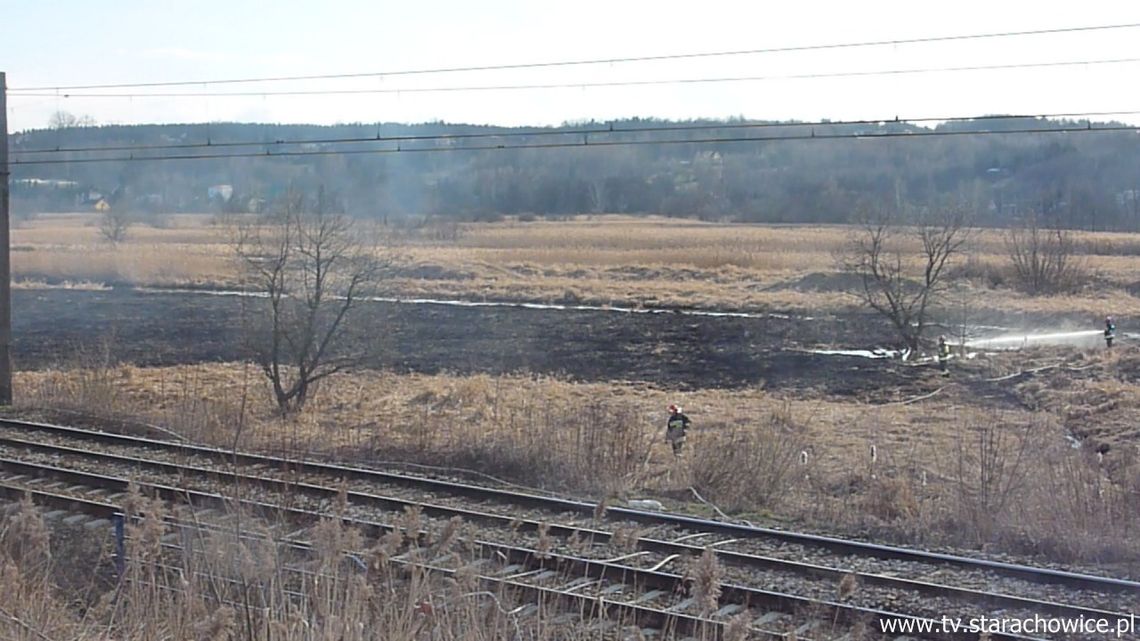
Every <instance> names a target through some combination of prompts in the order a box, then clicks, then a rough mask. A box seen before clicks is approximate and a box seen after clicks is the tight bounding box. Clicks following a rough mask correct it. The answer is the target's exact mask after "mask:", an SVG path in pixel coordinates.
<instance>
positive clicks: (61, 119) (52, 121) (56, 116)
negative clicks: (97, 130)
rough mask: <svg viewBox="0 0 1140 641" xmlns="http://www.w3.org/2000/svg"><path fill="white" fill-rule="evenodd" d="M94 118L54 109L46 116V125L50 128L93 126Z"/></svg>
mask: <svg viewBox="0 0 1140 641" xmlns="http://www.w3.org/2000/svg"><path fill="white" fill-rule="evenodd" d="M94 126H95V119H94V118H92V117H91V116H86V115H84V116H77V115H75V114H73V113H71V112H68V111H62V110H61V111H56V112H54V113H52V115H51V116H50V117H49V118H48V127H49V128H51V129H70V128H73V127H94Z"/></svg>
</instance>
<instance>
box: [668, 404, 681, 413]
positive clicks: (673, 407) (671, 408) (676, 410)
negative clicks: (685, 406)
mask: <svg viewBox="0 0 1140 641" xmlns="http://www.w3.org/2000/svg"><path fill="white" fill-rule="evenodd" d="M669 413H670V414H680V413H681V408H680V407H678V406H676V405H670V406H669Z"/></svg>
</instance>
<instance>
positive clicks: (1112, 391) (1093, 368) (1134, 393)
mask: <svg viewBox="0 0 1140 641" xmlns="http://www.w3.org/2000/svg"><path fill="white" fill-rule="evenodd" d="M1037 357H1038V358H1040V359H1042V360H1043V362H1048V363H1056V362H1057V360H1056V354H1055V353H1051V352H1049V353H1045V352H1043V353H1040V354H1038V355H1037ZM1064 362H1065V365H1066V367H1068V368H1071V370H1072V371H1070V370H1064V369H1061V368H1058V369H1056V370H1054V371H1053V372H1052V373H1048V374H1047V373H1042V374H1040V375H1037V376H1023V377H1018V376H1014V377H1012V378H1009V379H1007V380H1005V381H1001V382H996V383H992V384H990V387H989V388H987V389H988V390H989V391H990V392H996V393H1008V394H1013V395H1015V396H1017V397H1018V398H1020V399H1022V407H1021V408H1020V409H1014V408H1010V407H1001V408H995V407H993V406H987V404H986V403H985V402H979V400H978V398H977V397H978V395H979V391H978V390H979V387H978V385H979V384H980V383H979V382H982V381H986V380H989V379H994V378H1002V376H1003V375H1007V374H1008V373H1010V372H1012V373H1014V374H1016V373H1017V372H1018V371H1020V370H1019V369H1018V368H1021V367H1024V366H1025V365H1026V362H1025V359H1024V357H1014V356H1006V357H995V358H994V359H992V360H989V361H987V362H979V363H976V364H973V365H971V366H970V367H969V368H968V369H964V370H963V372H962V373H961V376H962V380H961V381H960V382H956V383H953V384H947V383H945V382H943V381H942V379H941V378H940V377H938V376H937V375H936V373H935V372H933V371H930V372H921V373H918V376H919V379H920V380H921V381H923V383H922V384H923V385H924V386H925V388H926V389H929V390H932V391H933V392H934V394H933V395H932V396H930V397H928V398H924V397H925V396H926V395H925V394H920V395H919V396H916V397H915V398H913V399H905V400H903V401H901V402H896V403H887V404H868V403H861V402H858V401H857V400H854V399H850V398H836V397H829V396H826V395H813V394H812V393H811V390H804V391H802V392H797V393H794V394H781V395H776V394H770V393H767V392H765V391H764V390H762V389H744V390H736V391H730V390H721V389H707V390H694V391H689V392H684V393H679V392H671V391H668V390H661V389H656V388H653V387H651V386H647V385H639V384H632V383H622V382H618V381H615V382H613V383H592V384H587V383H572V382H567V381H561V380H557V379H552V378H536V377H526V376H507V377H492V376H485V375H475V376H454V375H434V376H428V375H414V374H413V375H398V374H393V373H387V372H373V371H368V372H357V373H354V374H344V375H338V376H336V377H334V378H332V379H330V380H328V381H327V382H326V383H325V384H324V385H323V387H322V389H321V391H320V393H319V394H318V395H317V396H316V397H315V398H314V400H313V401H312V403H311V404H310V405H308V406H307V407H306V409H305V411H304V412H303V413H302V414H300V415H299V416H294V417H290V418H288V419H283V418H281V417H279V416H278V415H277V414H276V413H275V411H274V410H273V407H272V406H271V404H270V402H269V395H268V394H267V393H266V392H267V390H266V389H265V382H264V381H263V379H262V378H261V377H260V375H259V374H258V373H257V371H256V370H255V368H253V367H252V366H247V365H242V364H237V363H234V364H203V365H196V366H181V367H168V368H138V367H133V366H129V365H124V366H115V367H107V368H95V369H91V368H86V369H83V368H76V369H67V370H58V371H40V372H25V373H21V374H20V375H19V377H18V379H17V385H18V389H19V391H20V395H19V396H20V398H21V399H22V400H21V404H22V405H23V406H24V407H25V410H29V409H30V410H36V409H40V408H54V409H56V410H59V409H68V408H70V409H72V410H81V411H82V412H83V413H84V414H85V415H89V416H90V415H94V416H104V417H106V416H112V417H120V418H123V419H126V420H129V421H142V422H146V423H150V424H157V425H161V426H165V428H167V429H170V430H173V431H176V432H178V433H180V434H181V435H183V436H185V437H187V438H190V439H193V440H196V441H203V442H208V443H212V444H215V445H220V446H224V447H232V446H233V445H234V443H237V444H238V445H239V446H241V447H243V448H251V449H260V450H270V451H276V452H287V453H290V454H294V455H319V456H332V457H336V458H340V459H344V458H351V459H358V460H364V461H366V462H368V463H385V462H400V461H403V462H409V463H418V464H430V465H431V468H430V469H435V470H436V471H454V470H456V469H467V470H473V471H475V472H478V473H480V475H481V474H490V475H493V476H495V477H497V478H499V479H502V480H505V481H509V482H511V483H516V484H522V485H525V486H529V487H537V488H542V489H557V490H559V491H563V492H571V493H574V494H578V495H585V496H590V497H593V498H595V499H601V498H602V497H606V496H612V497H617V498H618V500H620V499H622V498H634V497H638V496H652V497H657V498H663V499H665V500H667V501H669V500H670V499H673V500H675V502H676V503H677V504H678V505H682V506H683V505H686V504H688V505H690V508H691V504H692V502H693V496H692V495H691V491H690V489H689V488H697V489H699V491H700V492H701V493H702V494H703V495H704V496H705V497H706V498H708V499H709V500H711V501H713V502H714V503H716V504H717V505H719V506H721V507H723V509H726V510H730V511H732V512H734V513H736V514H738V515H743V516H745V517H747V518H753V519H761V520H765V521H770V520H773V519H774V520H777V521H790V522H793V523H796V524H798V525H800V526H803V527H812V528H817V529H818V528H824V529H831V530H838V531H846V532H851V531H858V532H865V533H874V536H875V537H876V538H879V539H883V538H886V539H889V540H898V541H906V542H912V543H913V542H921V543H927V544H943V545H947V544H949V545H958V546H967V547H969V546H977V545H981V544H983V543H984V544H986V545H987V546H989V545H996V546H997V547H998V548H999V549H1004V550H1007V551H1013V552H1018V553H1024V554H1039V553H1043V554H1047V555H1048V556H1050V557H1051V558H1059V559H1064V560H1066V561H1078V562H1087V563H1094V562H1099V563H1115V562H1119V563H1123V564H1125V565H1126V566H1131V567H1133V568H1135V567H1137V564H1140V519H1138V518H1137V514H1140V512H1138V511H1137V509H1136V508H1137V507H1138V506H1137V505H1136V496H1137V491H1138V490H1140V485H1138V484H1140V456H1138V455H1137V449H1136V446H1135V443H1136V442H1137V438H1138V437H1140V431H1138V428H1137V427H1136V424H1135V422H1134V421H1133V420H1132V417H1134V416H1135V415H1136V412H1137V411H1138V410H1140V383H1137V382H1136V380H1135V379H1134V378H1133V377H1132V374H1133V373H1136V372H1140V350H1137V349H1130V350H1127V351H1125V350H1121V351H1118V352H1116V353H1113V354H1104V353H1098V354H1093V355H1082V354H1078V353H1070V354H1069V355H1068V357H1067V358H1066V359H1065V361H1064ZM1031 364H1032V363H1031ZM1043 388H1045V389H1046V390H1048V393H1043ZM1052 390H1056V391H1055V392H1054V391H1052ZM671 402H676V403H680V404H682V405H683V406H684V407H685V409H686V412H687V413H688V414H689V415H690V416H691V417H692V418H693V419H694V421H695V428H694V431H693V435H692V438H691V439H690V444H689V445H688V447H689V452H688V454H687V455H686V456H685V457H684V458H682V459H680V460H676V459H674V457H673V456H672V454H671V453H670V451H669V449H668V446H667V445H666V444H665V442H664V440H663V429H662V425H663V422H664V418H665V411H664V408H665V407H666V405H668V404H669V403H671ZM55 418H56V420H70V418H73V417H69V416H66V415H65V416H64V417H63V418H60V417H58V416H56V417H55ZM1074 435H1076V436H1079V437H1081V438H1083V439H1085V440H1086V441H1087V443H1089V445H1088V446H1087V447H1084V448H1082V449H1080V450H1076V449H1073V448H1072V447H1070V438H1072V437H1073V436H1074ZM1101 446H1103V448H1104V449H1108V450H1109V451H1110V452H1111V457H1110V458H1108V459H1106V460H1107V461H1108V462H1109V463H1102V462H1100V461H1099V460H1098V459H1097V458H1096V457H1094V456H1093V452H1094V450H1096V449H1102V447H1101ZM417 469H423V468H417ZM478 478H480V479H483V480H486V477H484V476H479V477H478ZM950 524H953V525H952V526H950Z"/></svg>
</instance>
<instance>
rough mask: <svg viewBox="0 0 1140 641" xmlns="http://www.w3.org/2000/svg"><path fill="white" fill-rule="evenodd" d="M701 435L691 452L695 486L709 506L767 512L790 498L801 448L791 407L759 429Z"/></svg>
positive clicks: (800, 433) (802, 441) (800, 435)
mask: <svg viewBox="0 0 1140 641" xmlns="http://www.w3.org/2000/svg"><path fill="white" fill-rule="evenodd" d="M702 432H703V434H702V436H701V438H700V439H699V440H696V441H695V442H694V447H693V452H692V467H693V485H694V486H695V487H696V488H697V490H698V491H699V492H701V494H703V495H704V496H705V497H707V498H708V499H709V500H710V501H712V502H713V503H716V504H717V505H719V506H720V507H721V508H723V509H726V510H730V511H741V510H756V509H766V508H771V507H774V506H775V505H777V503H778V502H779V501H780V499H781V497H784V496H786V495H787V494H788V493H789V489H790V486H791V485H792V483H793V481H794V480H795V478H796V474H795V472H796V466H797V464H798V461H799V457H800V452H802V451H803V450H804V444H805V438H804V434H803V428H802V426H800V425H799V424H797V423H796V422H795V421H794V419H793V418H792V416H791V412H790V409H789V408H787V407H781V408H778V409H776V410H773V411H772V412H771V413H769V414H768V415H767V416H765V417H764V418H763V419H762V420H761V422H760V423H759V424H757V425H750V426H738V427H732V428H728V429H727V430H724V431H719V432H715V431H707V432H706V431H705V430H702Z"/></svg>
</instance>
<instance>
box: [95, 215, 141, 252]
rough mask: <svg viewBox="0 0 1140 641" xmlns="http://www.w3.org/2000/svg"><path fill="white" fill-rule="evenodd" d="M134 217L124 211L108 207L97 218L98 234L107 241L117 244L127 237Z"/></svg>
mask: <svg viewBox="0 0 1140 641" xmlns="http://www.w3.org/2000/svg"><path fill="white" fill-rule="evenodd" d="M133 224H134V219H133V218H132V217H131V215H130V214H128V213H127V212H125V211H122V210H120V209H110V210H108V211H106V212H104V213H103V217H102V218H100V219H99V235H100V236H102V237H103V239H104V240H106V241H107V242H109V243H114V244H118V243H121V242H123V241H124V240H126V239H127V232H129V231H130V229H131V225H133Z"/></svg>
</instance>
